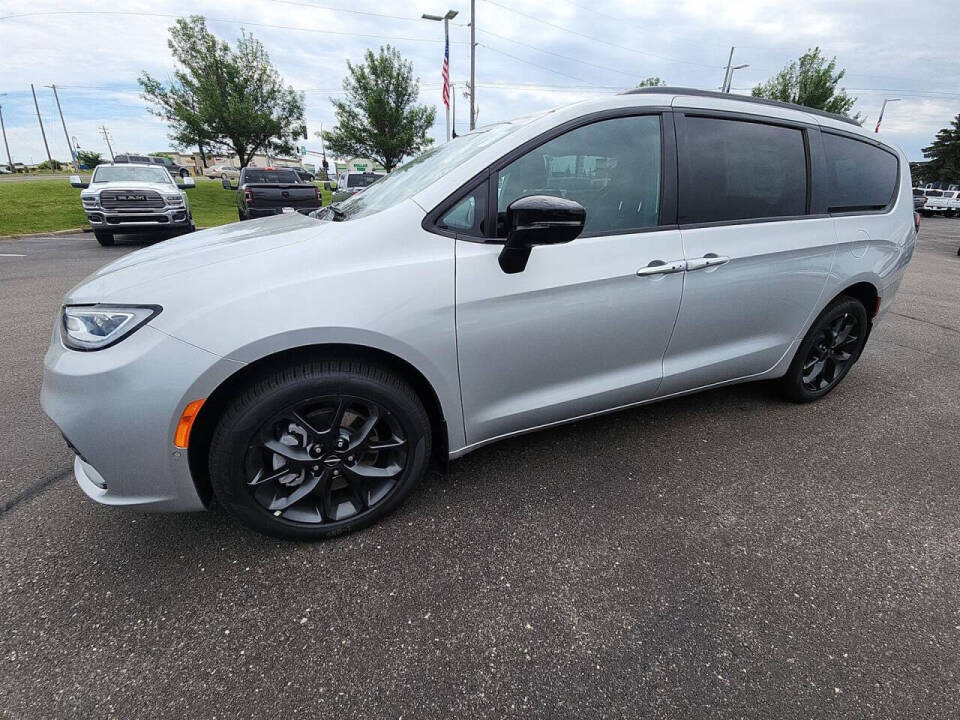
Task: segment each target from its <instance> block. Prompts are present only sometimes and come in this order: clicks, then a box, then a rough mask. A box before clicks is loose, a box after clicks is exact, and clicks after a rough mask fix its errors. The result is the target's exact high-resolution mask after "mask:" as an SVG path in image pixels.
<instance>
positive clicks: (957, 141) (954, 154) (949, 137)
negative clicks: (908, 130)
mask: <svg viewBox="0 0 960 720" xmlns="http://www.w3.org/2000/svg"><path fill="white" fill-rule="evenodd" d="M923 156H924V157H925V158H927V160H928V161H929V162H926V163H924V164H923V165H922V167H921V173H920V174H921V175H922V177H921V178H920V179H922V180H923V181H924V182H933V181H935V180H943V181H946V182H957V181H958V180H960V115H957V116H956V117H955V118H954V119H953V120H951V121H950V125H948V126H947V127H945V128H943V129H942V130H941V131H940V132H938V133H937V136H936V138H935V139H934V141H933V143H931V144H930V145H929V146H927V147H925V148H923Z"/></svg>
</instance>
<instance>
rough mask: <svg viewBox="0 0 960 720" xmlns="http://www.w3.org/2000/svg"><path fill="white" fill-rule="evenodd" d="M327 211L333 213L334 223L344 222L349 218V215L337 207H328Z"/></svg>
mask: <svg viewBox="0 0 960 720" xmlns="http://www.w3.org/2000/svg"><path fill="white" fill-rule="evenodd" d="M327 209H328V210H330V212H332V213H333V221H334V222H343V221H344V220H345V219H346V217H347V214H346V213H345V212H344V211H343V210H341V209H340V208H338V207H337V206H336V205H327Z"/></svg>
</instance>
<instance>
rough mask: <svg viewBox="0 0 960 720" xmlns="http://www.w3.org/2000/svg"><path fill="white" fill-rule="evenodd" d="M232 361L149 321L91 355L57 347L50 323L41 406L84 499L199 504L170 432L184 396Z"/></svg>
mask: <svg viewBox="0 0 960 720" xmlns="http://www.w3.org/2000/svg"><path fill="white" fill-rule="evenodd" d="M239 367H241V364H240V363H236V362H234V361H230V360H224V359H222V358H220V357H218V356H217V355H214V354H212V353H209V352H207V351H205V350H201V349H200V348H197V347H194V346H193V345H189V344H187V343H184V342H181V341H180V340H177V339H175V338H173V337H171V336H169V335H167V334H165V333H163V332H161V331H159V330H156V329H154V328H153V327H151V326H150V325H145V326H144V327H142V328H140V329H138V330H136V331H135V332H134V333H133V334H132V335H130V337H128V338H125V339H124V340H122V341H121V342H119V343H117V344H116V345H114V346H113V347H109V348H106V349H104V350H98V351H95V352H77V351H74V350H69V349H68V348H66V347H64V345H63V343H62V341H61V339H60V333H59V327H58V328H57V329H56V330H55V331H54V336H53V339H52V341H51V344H50V349H49V350H48V351H47V354H46V357H45V358H44V372H43V388H42V390H41V393H40V404H41V405H42V406H43V409H44V411H45V412H46V413H47V415H49V416H50V418H51V419H52V420H53V421H54V423H56V424H57V426H58V427H59V428H60V430H61V432H62V433H63V435H64V437H65V438H66V439H67V442H68V443H69V444H70V446H71V447H72V448H73V449H74V451H75V452H76V453H77V455H78V457H77V460H76V461H75V463H74V471H75V473H76V477H77V483H78V484H79V485H80V487H81V489H82V490H83V491H84V492H85V493H86V494H87V495H88V496H89V497H90V498H92V499H93V500H96V501H97V502H99V503H103V504H105V505H115V506H123V507H134V508H137V509H140V510H146V511H190V510H202V509H203V508H204V504H203V500H202V499H201V497H200V495H199V493H198V492H197V488H196V485H195V483H194V481H193V478H192V476H191V473H190V468H189V465H188V461H187V451H186V450H181V449H178V448H176V447H174V445H173V434H174V430H175V428H176V423H177V420H178V419H179V417H180V414H181V413H182V412H183V408H184V407H185V406H186V405H187V403H189V402H190V401H191V400H195V399H198V398H201V397H207V396H208V395H209V393H210V392H212V390H213V388H215V387H216V386H217V385H218V384H219V383H220V382H222V381H223V380H224V379H226V377H228V376H229V375H230V374H232V372H234V371H235V370H236V369H238V368H239Z"/></svg>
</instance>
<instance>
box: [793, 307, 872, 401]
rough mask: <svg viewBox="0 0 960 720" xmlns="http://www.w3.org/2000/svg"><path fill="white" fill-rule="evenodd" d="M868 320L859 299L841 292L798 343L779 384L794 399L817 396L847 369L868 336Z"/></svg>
mask: <svg viewBox="0 0 960 720" xmlns="http://www.w3.org/2000/svg"><path fill="white" fill-rule="evenodd" d="M868 329H869V320H868V319H867V311H866V309H865V308H864V307H863V304H862V303H861V302H860V301H859V300H855V299H854V298H851V297H847V296H840V297H839V298H837V299H836V300H834V301H833V302H832V303H830V305H828V306H827V307H826V309H824V311H823V312H822V313H820V316H819V317H818V318H817V319H816V320H815V321H814V323H813V325H812V326H811V327H810V330H809V331H808V332H807V334H806V336H805V337H804V338H803V342H802V343H800V347H799V348H798V349H797V354H796V355H795V356H794V358H793V362H792V363H791V364H790V369H789V370H787V374H786V375H785V376H784V377H783V378H782V379H781V381H780V387H781V390H782V391H783V394H784V395H785V396H786V397H787V399H789V400H792V401H794V402H812V401H814V400H819V399H820V398H822V397H823V396H824V395H826V394H827V393H829V392H830V391H831V390H833V389H834V388H835V387H836V386H837V385H839V384H840V381H841V380H843V378H844V377H846V375H847V373H848V372H850V368H852V367H853V364H854V363H855V362H856V361H857V359H858V358H859V357H860V352H861V351H862V350H863V345H864V343H865V342H866V340H867V331H868Z"/></svg>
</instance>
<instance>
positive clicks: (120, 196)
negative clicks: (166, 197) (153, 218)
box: [100, 190, 163, 210]
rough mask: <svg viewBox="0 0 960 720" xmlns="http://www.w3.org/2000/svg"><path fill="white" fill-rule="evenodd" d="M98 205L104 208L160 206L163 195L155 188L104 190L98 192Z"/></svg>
mask: <svg viewBox="0 0 960 720" xmlns="http://www.w3.org/2000/svg"><path fill="white" fill-rule="evenodd" d="M100 207H102V208H104V209H105V210H124V209H126V208H138V209H144V210H146V209H148V208H151V209H152V208H162V207H163V196H162V195H160V193H158V192H157V191H156V190H104V191H103V192H101V193H100Z"/></svg>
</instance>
